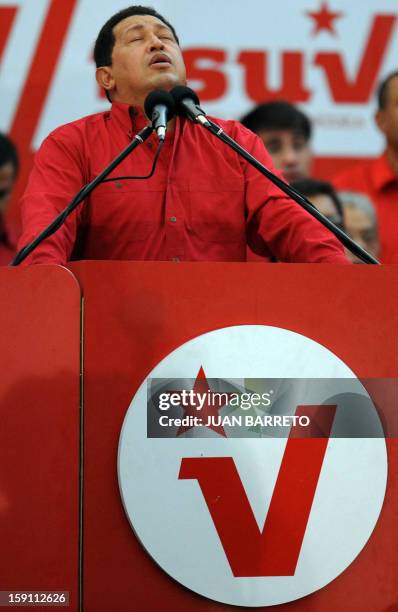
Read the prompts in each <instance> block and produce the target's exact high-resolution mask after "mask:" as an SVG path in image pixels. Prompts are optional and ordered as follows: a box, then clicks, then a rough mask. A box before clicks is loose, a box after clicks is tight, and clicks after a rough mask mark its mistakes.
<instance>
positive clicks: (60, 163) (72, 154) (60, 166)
mask: <svg viewBox="0 0 398 612" xmlns="http://www.w3.org/2000/svg"><path fill="white" fill-rule="evenodd" d="M66 127H67V126H64V128H58V130H55V132H53V133H52V134H50V135H49V136H48V137H47V138H46V140H44V142H43V144H42V145H41V147H40V149H39V150H38V151H37V153H36V156H35V160H34V165H33V169H32V171H31V174H30V177H29V181H28V184H27V187H26V190H25V193H24V195H23V197H22V199H21V202H20V206H21V215H22V235H21V237H20V240H19V243H18V250H20V249H22V248H23V247H25V246H26V245H28V244H29V243H30V242H32V240H34V239H35V238H36V237H37V236H38V235H39V234H40V233H41V232H42V231H43V230H44V229H45V228H46V227H47V226H48V225H50V223H51V222H52V221H54V219H55V218H56V217H57V216H58V215H59V213H61V212H62V211H63V210H64V209H65V208H66V206H67V205H68V204H69V203H70V201H71V200H72V199H73V197H74V196H75V195H76V193H77V192H78V191H79V190H80V189H81V187H82V186H83V184H84V183H85V182H86V177H85V172H84V162H83V158H82V153H81V151H79V147H78V140H77V136H76V134H74V135H73V136H71V135H68V133H67V130H65V128H66ZM82 207H84V203H81V204H79V206H78V207H77V208H76V209H75V210H74V211H73V212H72V213H71V215H69V217H68V218H67V220H66V221H65V223H64V224H63V225H62V226H61V227H60V228H59V229H58V230H57V231H56V232H55V233H54V234H53V235H52V236H50V237H49V238H47V239H46V240H44V241H43V242H42V243H41V244H40V245H39V246H38V247H37V248H36V249H35V250H34V251H33V252H32V253H31V254H30V255H29V256H28V257H27V258H26V259H25V260H24V261H23V262H22V264H38V263H46V264H60V265H65V264H66V262H67V261H68V260H69V259H70V256H71V253H72V249H73V246H74V244H75V240H76V236H77V230H78V226H79V223H80V221H81V218H82Z"/></svg>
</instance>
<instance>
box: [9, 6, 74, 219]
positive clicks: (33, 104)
mask: <svg viewBox="0 0 398 612" xmlns="http://www.w3.org/2000/svg"><path fill="white" fill-rule="evenodd" d="M76 4H77V0H68V2H61V1H60V0H51V2H50V4H49V8H48V12H47V16H46V18H45V21H44V24H43V29H42V31H41V34H40V37H39V41H38V44H37V47H36V50H35V52H34V55H33V58H32V63H31V65H30V67H29V71H28V76H27V79H26V82H25V85H24V88H23V91H22V95H21V98H20V101H19V104H18V107H17V110H16V113H15V116H14V121H13V124H12V127H11V130H10V135H11V138H12V139H13V140H14V142H15V143H16V145H17V147H18V151H19V154H20V157H21V173H20V176H19V179H18V183H17V185H16V188H15V191H14V194H13V208H12V210H11V215H10V216H11V217H13V218H14V220H19V211H18V210H17V207H16V206H15V202H17V201H18V200H19V198H20V197H21V195H22V192H23V190H24V188H25V185H26V182H27V179H28V176H29V172H30V170H31V166H32V158H33V151H32V147H31V144H32V140H33V137H34V134H35V132H36V128H37V126H38V123H39V121H40V117H41V114H42V112H43V108H44V105H45V102H46V99H47V95H48V92H49V89H50V86H51V83H52V80H53V77H54V75H55V71H56V66H57V63H58V61H59V57H60V54H61V51H62V48H63V45H64V41H65V37H66V34H67V32H68V29H69V25H70V22H71V19H72V16H73V13H74V10H75V7H76Z"/></svg>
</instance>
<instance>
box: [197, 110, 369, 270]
mask: <svg viewBox="0 0 398 612" xmlns="http://www.w3.org/2000/svg"><path fill="white" fill-rule="evenodd" d="M194 121H196V122H197V123H200V124H201V125H202V126H203V127H205V128H206V129H207V130H208V131H209V132H211V133H212V134H214V136H217V138H219V139H220V140H222V141H223V142H224V143H225V144H227V145H228V146H229V147H231V148H232V149H233V150H234V151H236V152H237V153H238V154H239V155H241V157H243V158H244V159H245V160H246V161H247V162H249V164H251V165H252V166H254V168H256V169H257V170H258V171H259V172H261V174H263V175H264V176H266V177H267V178H268V179H269V180H270V181H271V182H272V183H274V185H276V186H277V187H279V189H281V190H282V191H283V192H284V193H286V194H287V195H288V196H290V197H291V198H292V200H294V201H295V202H297V204H299V205H300V206H301V207H302V208H304V209H305V210H306V211H307V212H309V213H310V215H312V216H313V217H315V219H318V221H320V222H321V223H322V224H323V225H324V226H325V227H327V228H328V230H330V231H331V232H332V233H333V234H334V235H335V236H336V238H338V240H340V242H341V243H342V244H344V246H345V247H347V249H348V250H349V251H351V253H353V254H354V255H356V256H357V257H359V258H360V259H361V260H362V261H363V262H365V263H370V264H379V263H380V262H379V261H378V260H377V259H375V258H374V257H373V256H372V255H370V254H369V253H368V252H367V251H365V250H364V249H363V248H362V247H360V246H359V244H357V243H356V242H354V241H353V240H351V238H350V237H349V236H347V234H346V233H345V232H343V230H341V229H340V228H339V227H337V225H335V224H334V223H332V221H329V219H328V218H327V217H325V216H324V215H322V213H320V212H319V210H317V209H316V208H315V207H314V205H313V204H311V202H310V201H309V200H307V198H306V197H305V196H303V195H302V194H301V193H300V192H299V191H297V190H296V189H294V187H291V185H289V184H288V183H285V181H282V179H280V178H279V177H278V176H276V175H275V174H274V173H273V172H271V171H270V170H268V168H266V167H265V166H263V164H262V163H261V162H259V161H258V160H257V159H256V158H255V157H253V155H251V154H250V153H249V152H248V151H246V149H244V148H243V147H241V146H240V145H239V144H238V143H237V142H236V141H235V140H234V139H233V138H231V137H230V136H228V134H226V133H225V132H224V130H223V129H222V128H221V127H220V126H219V125H217V124H216V123H214V122H213V121H211V120H210V119H209V118H208V117H205V116H204V113H203V115H198V116H196V117H195V119H194Z"/></svg>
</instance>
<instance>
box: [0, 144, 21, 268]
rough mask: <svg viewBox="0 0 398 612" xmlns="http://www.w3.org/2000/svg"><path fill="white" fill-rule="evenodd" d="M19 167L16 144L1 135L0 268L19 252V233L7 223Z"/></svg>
mask: <svg viewBox="0 0 398 612" xmlns="http://www.w3.org/2000/svg"><path fill="white" fill-rule="evenodd" d="M18 167H19V160H18V153H17V149H16V147H15V145H14V143H13V142H12V141H11V140H10V139H9V138H8V136H6V135H5V134H0V266H6V265H8V264H9V263H10V262H11V260H12V259H13V257H14V255H15V254H16V250H17V233H16V230H15V228H13V227H12V225H11V224H10V223H9V222H8V221H7V219H6V211H7V208H8V204H9V201H10V197H11V192H12V189H13V187H14V183H15V180H16V178H17V174H18Z"/></svg>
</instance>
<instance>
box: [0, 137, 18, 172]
mask: <svg viewBox="0 0 398 612" xmlns="http://www.w3.org/2000/svg"><path fill="white" fill-rule="evenodd" d="M10 162H11V164H12V165H13V166H14V168H15V174H17V173H18V170H19V158H18V151H17V148H16V146H15V144H14V143H13V142H12V140H11V139H10V138H9V137H8V136H6V135H5V134H0V168H1V166H4V165H5V164H7V163H10Z"/></svg>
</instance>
